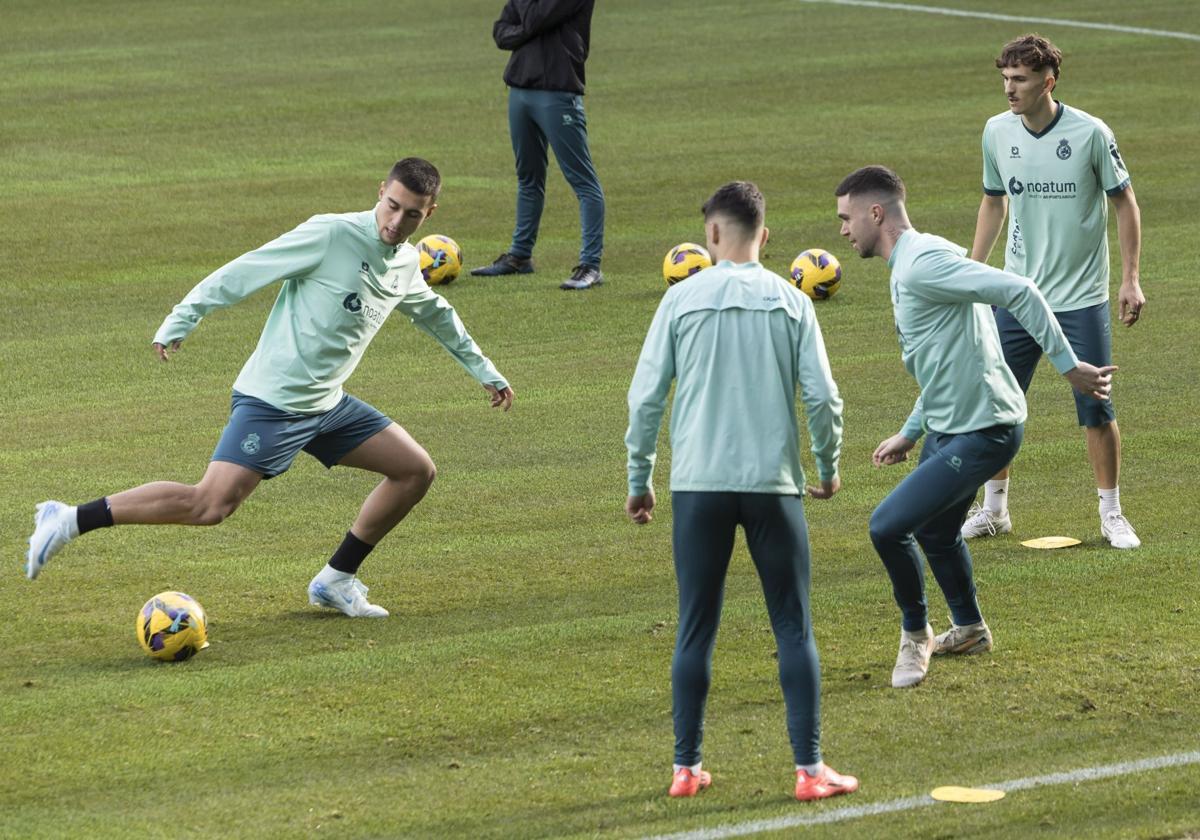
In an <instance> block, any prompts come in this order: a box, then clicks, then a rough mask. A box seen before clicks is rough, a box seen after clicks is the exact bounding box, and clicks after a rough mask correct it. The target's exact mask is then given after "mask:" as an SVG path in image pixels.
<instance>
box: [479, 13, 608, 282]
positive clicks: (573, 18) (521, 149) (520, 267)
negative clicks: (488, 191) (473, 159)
mask: <svg viewBox="0 0 1200 840" xmlns="http://www.w3.org/2000/svg"><path fill="white" fill-rule="evenodd" d="M594 6H595V0H508V2H507V3H506V4H505V5H504V9H503V10H502V11H501V12H500V19H499V20H497V21H496V24H495V26H494V27H493V29H492V37H493V38H494V39H495V41H496V46H498V47H500V49H502V50H511V51H512V56H511V57H510V58H509V60H508V66H507V67H506V68H505V70H504V82H505V84H507V85H508V87H509V91H508V127H509V133H510V134H511V135H512V145H513V153H514V154H515V155H516V159H517V223H516V227H515V228H514V230H513V238H512V245H511V246H510V247H509V249H508V251H506V252H505V253H503V254H501V255H500V256H499V257H497V258H496V261H495V262H494V263H492V264H491V265H487V266H484V267H482V268H476V269H474V270H473V271H472V272H471V273H472V274H475V275H483V276H489V277H490V276H496V275H501V274H529V273H531V272H532V271H533V259H532V257H533V246H534V243H535V242H536V241H537V234H538V224H539V223H540V222H541V218H542V207H543V205H544V204H545V198H546V164H547V161H548V158H547V156H546V147H547V145H549V147H550V148H552V149H554V157H555V159H556V160H557V161H558V166H559V169H561V170H562V173H563V175H564V176H565V177H566V179H567V183H569V184H570V185H571V188H572V189H573V190H574V191H575V196H576V197H577V198H578V199H579V223H580V227H581V228H582V232H583V244H582V247H581V248H580V252H579V264H578V265H576V266H575V268H574V269H573V270H572V271H571V276H570V277H569V278H568V279H567V280H565V281H564V282H563V283H562V284H561V285H560V287H559V288H562V289H590V288H591V287H592V286H599V285H600V284H601V283H602V282H603V276H602V275H601V273H600V256H601V253H602V252H603V250H604V191H603V190H601V188H600V180H599V179H598V178H597V177H596V169H595V167H594V166H592V154H591V151H590V150H589V149H588V139H587V117H586V116H585V115H584V112H583V91H584V63H585V62H586V61H587V57H588V47H589V43H590V41H591V30H592V8H593V7H594Z"/></svg>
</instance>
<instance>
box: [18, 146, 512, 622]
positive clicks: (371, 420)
mask: <svg viewBox="0 0 1200 840" xmlns="http://www.w3.org/2000/svg"><path fill="white" fill-rule="evenodd" d="M440 189H441V176H440V175H439V174H438V171H437V169H436V168H434V166H433V164H431V163H429V162H428V161H425V160H421V159H420V158H405V159H404V160H401V161H399V162H398V163H396V165H395V166H394V167H392V170H391V172H390V173H389V174H388V176H387V179H386V180H385V181H383V182H382V183H381V184H380V186H379V201H378V203H377V204H376V205H375V208H374V209H373V210H367V211H364V212H361V213H340V214H330V215H322V216H313V217H312V218H311V219H309V220H308V221H307V222H305V223H304V224H302V225H300V226H299V227H297V228H296V229H295V230H292V231H290V232H288V233H285V234H284V235H283V236H280V237H279V238H278V239H276V240H274V241H272V242H268V243H267V244H266V245H263V246H262V247H261V248H258V249H257V250H254V251H251V252H250V253H248V254H244V255H243V256H240V257H238V258H237V259H235V260H233V261H232V262H230V263H228V264H227V265H225V266H223V267H222V268H219V269H217V270H216V271H215V272H213V273H212V274H210V275H209V276H208V277H207V278H205V279H204V280H203V281H201V282H200V283H199V284H198V285H197V286H196V287H195V288H194V289H192V290H191V292H189V293H188V295H187V296H186V297H185V298H184V299H183V301H182V302H181V303H179V304H178V305H177V306H176V307H175V308H174V309H173V310H172V311H171V314H170V315H168V316H167V318H166V320H165V321H163V324H162V326H161V327H159V329H158V332H157V333H156V334H155V336H154V344H153V346H154V352H155V353H156V354H157V356H158V357H159V358H160V359H162V361H164V362H165V361H167V360H168V358H169V357H170V354H171V353H172V352H173V351H175V350H178V349H179V346H180V343H181V342H182V341H183V340H184V339H185V338H186V337H187V336H188V335H189V334H190V333H191V331H192V330H193V329H195V328H196V326H197V325H198V324H199V322H200V319H201V318H203V317H204V316H205V315H207V314H208V313H209V312H211V311H213V310H214V309H218V308H221V307H224V306H229V305H231V304H234V303H237V302H238V301H239V300H242V299H243V298H245V297H247V296H248V295H250V294H252V293H253V292H255V291H257V290H258V289H261V288H263V287H264V286H268V285H270V284H272V283H275V282H278V281H281V280H282V281H283V288H282V289H281V290H280V292H279V297H278V298H276V300H275V305H274V307H273V308H272V309H271V313H270V315H268V316H267V323H266V326H265V327H264V328H263V332H262V336H261V337H260V338H259V342H258V347H257V348H256V349H255V351H254V353H253V354H252V355H251V356H250V358H249V360H248V361H247V362H246V364H245V366H244V367H243V368H242V372H241V374H240V375H239V376H238V378H237V381H236V382H234V385H233V406H232V410H231V412H230V416H229V423H228V425H227V426H226V427H225V431H224V432H223V433H222V435H221V439H220V441H219V442H218V443H217V447H216V451H215V452H214V453H213V456H212V461H211V463H210V464H209V465H208V469H207V471H206V472H205V473H204V476H203V478H202V479H201V480H200V482H199V483H198V484H195V485H188V484H177V483H175V482H168V481H158V482H154V483H151V484H144V485H142V486H141V487H136V488H134V489H132V490H126V491H124V492H122V493H116V494H115V495H112V496H108V497H105V498H101V499H97V500H96V501H93V502H88V503H87V504H82V505H79V506H78V507H74V506H69V505H66V504H63V503H62V502H56V501H49V502H43V503H42V504H39V505H38V506H37V515H36V517H35V523H36V527H35V530H34V532H33V535H32V536H31V537H30V538H29V552H28V554H27V555H26V564H25V571H26V574H27V575H28V576H29V577H30V578H34V577H37V575H38V573H39V572H40V571H41V570H42V568H43V567H44V566H45V565H46V563H47V561H49V560H50V559H51V558H52V557H53V556H54V555H55V554H56V553H58V552H59V551H60V550H61V549H62V547H63V546H64V545H66V544H67V543H68V542H69V541H71V540H72V539H74V538H76V537H78V536H79V535H81V534H85V533H87V532H88V531H92V530H94V529H96V528H103V527H107V526H111V525H133V524H146V525H216V524H217V523H219V522H221V521H222V520H223V519H225V518H226V517H228V516H229V515H230V514H232V513H233V512H234V511H235V510H236V509H237V507H238V505H240V504H241V503H242V502H243V501H245V499H246V497H247V496H249V495H250V494H251V493H252V492H253V491H254V488H255V487H257V486H258V483H259V482H260V481H262V480H263V479H264V478H272V477H274V476H277V475H279V474H280V473H282V472H284V471H285V470H286V469H287V468H288V467H289V466H291V463H292V460H293V459H294V458H295V457H296V454H297V453H298V452H300V451H301V450H303V451H305V452H307V453H308V454H310V455H312V456H313V457H315V458H316V459H317V460H319V461H320V462H321V463H322V464H324V465H325V466H326V467H327V468H332V467H333V466H335V465H341V466H346V467H356V468H358V469H363V470H370V471H372V472H376V473H379V474H381V475H382V476H383V480H382V481H380V483H379V484H378V486H376V488H375V489H374V490H373V491H372V492H371V494H370V495H369V496H368V497H367V499H366V501H365V502H364V503H363V506H362V509H361V511H360V512H359V514H358V517H357V518H356V519H355V521H354V524H353V525H352V526H351V527H350V530H349V531H348V532H347V533H346V536H345V538H344V539H343V540H342V543H341V545H340V546H339V547H338V549H337V550H336V551H335V552H334V553H333V556H332V557H331V558H330V559H329V563H328V564H327V565H326V566H325V568H323V569H322V570H321V571H320V572H319V573H318V574H317V576H316V577H314V578H313V579H312V582H311V583H310V584H309V587H308V595H309V600H310V602H311V603H312V604H314V605H316V606H322V607H331V608H333V609H336V610H340V611H341V612H343V613H345V614H346V615H349V616H353V617H359V616H369V617H383V616H386V615H387V614H388V613H387V610H385V609H384V608H383V607H381V606H378V605H375V604H371V603H369V602H368V601H367V598H366V595H367V587H366V586H364V585H363V584H362V583H361V582H360V581H359V579H358V577H357V572H358V568H359V566H360V565H361V564H362V562H363V560H364V559H365V558H366V556H367V554H369V553H370V551H371V550H372V549H373V548H374V547H375V545H376V544H377V543H378V542H379V541H380V540H381V539H383V537H384V536H385V535H386V534H387V533H388V532H389V531H391V530H392V528H394V527H395V526H396V525H397V524H398V523H399V522H400V520H402V519H403V518H404V517H405V515H406V514H407V513H408V512H409V510H411V509H412V507H413V506H414V505H415V504H416V503H417V502H419V501H420V500H421V498H422V497H423V496H424V495H425V491H426V490H428V489H429V486H430V483H431V482H432V481H433V477H434V473H435V469H434V464H433V461H432V460H431V459H430V457H429V455H428V453H426V452H425V450H424V449H423V448H422V447H421V445H420V444H418V443H417V442H416V441H415V440H413V438H412V437H411V436H410V435H409V434H408V432H406V431H404V429H403V428H401V427H400V426H399V425H397V424H396V423H394V422H392V421H391V420H390V419H388V418H387V417H385V416H384V415H383V414H381V413H380V412H379V411H377V410H376V409H374V408H372V407H371V406H369V405H367V404H366V403H364V402H362V401H361V400H358V399H356V398H354V397H352V396H350V395H349V394H346V393H345V392H344V391H343V390H342V383H343V382H345V381H346V379H347V378H348V377H349V376H350V374H352V373H353V372H354V369H355V367H357V365H358V362H359V360H360V359H361V358H362V355H363V352H364V351H365V350H366V349H367V345H368V344H370V342H371V339H372V338H374V336H375V334H376V332H378V330H379V329H380V327H382V326H383V323H384V321H385V320H387V317H388V315H390V314H391V312H392V310H393V309H399V310H400V311H401V312H402V313H404V314H405V315H407V316H409V317H410V318H411V319H412V320H413V323H414V324H416V325H417V326H418V327H420V328H421V329H422V330H424V331H425V332H427V333H428V334H429V335H431V336H433V338H435V339H436V340H437V341H438V342H440V343H441V344H442V346H443V347H445V348H446V350H447V351H448V352H449V353H450V355H451V356H453V357H454V358H455V359H456V360H457V361H458V362H459V363H460V364H461V365H462V366H463V367H465V368H466V369H467V371H468V372H469V373H470V374H471V375H472V376H473V377H475V379H477V380H478V381H479V382H480V383H481V384H482V385H483V387H484V388H485V389H486V390H487V392H488V394H489V395H490V397H491V404H492V406H494V407H502V408H503V409H504V410H505V411H507V410H508V409H509V407H510V406H511V405H512V400H513V391H512V388H510V387H509V384H508V382H507V381H506V380H505V379H504V377H502V376H501V375H500V373H499V372H498V371H497V370H496V367H495V366H494V365H493V364H492V363H491V361H489V360H488V359H487V357H485V356H484V355H483V354H482V353H481V352H480V350H479V347H478V346H477V345H476V344H475V342H474V341H473V340H472V339H471V336H470V335H468V334H467V331H466V329H465V328H464V327H463V324H462V321H460V320H459V318H458V315H457V314H455V312H454V309H453V308H452V307H451V306H450V304H448V303H447V302H446V301H445V300H444V299H443V298H442V297H440V296H439V295H437V294H435V293H434V292H432V291H431V290H430V288H429V287H428V286H427V285H426V284H425V281H424V279H423V278H422V277H421V272H420V269H419V268H418V258H417V250H416V249H415V248H414V247H413V246H412V245H410V244H409V242H408V239H409V237H410V236H411V235H412V234H413V233H414V232H416V230H417V229H418V228H419V227H420V226H421V224H422V223H423V222H424V221H425V220H426V219H427V218H429V216H430V215H432V214H433V211H434V209H435V208H436V207H437V196H438V192H439V190H440Z"/></svg>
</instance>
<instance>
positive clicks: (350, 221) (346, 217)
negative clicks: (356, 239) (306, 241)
mask: <svg viewBox="0 0 1200 840" xmlns="http://www.w3.org/2000/svg"><path fill="white" fill-rule="evenodd" d="M370 216H371V211H369V210H368V211H365V212H359V213H318V214H317V215H315V216H310V217H309V218H308V221H306V222H304V224H303V227H308V228H312V229H314V230H324V231H325V232H326V233H327V234H328V235H330V236H339V235H363V234H364V233H365V232H366V226H365V222H366V221H370Z"/></svg>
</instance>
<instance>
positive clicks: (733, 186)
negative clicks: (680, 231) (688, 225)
mask: <svg viewBox="0 0 1200 840" xmlns="http://www.w3.org/2000/svg"><path fill="white" fill-rule="evenodd" d="M766 211H767V201H766V199H764V198H763V194H762V192H761V191H760V190H759V188H758V187H756V186H755V185H754V184H752V183H750V182H749V181H730V182H729V183H728V184H726V185H725V186H723V187H721V188H720V189H718V190H717V191H716V192H715V193H713V194H712V195H711V196H710V197H709V199H708V201H706V202H704V204H703V205H702V206H701V207H700V212H701V213H703V214H704V220H705V221H708V220H709V219H710V218H712V217H713V216H716V215H718V214H720V215H722V216H727V217H728V218H730V219H732V220H733V221H734V222H736V223H737V224H738V225H739V226H741V227H742V228H744V229H745V230H746V231H747V232H748V233H754V231H756V230H758V229H759V228H760V227H762V223H763V219H764V218H765V217H766Z"/></svg>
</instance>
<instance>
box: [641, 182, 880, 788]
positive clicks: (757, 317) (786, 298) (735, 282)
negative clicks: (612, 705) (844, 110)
mask: <svg viewBox="0 0 1200 840" xmlns="http://www.w3.org/2000/svg"><path fill="white" fill-rule="evenodd" d="M763 212H764V202H763V197H762V193H760V192H759V191H758V188H757V187H755V186H754V185H753V184H750V183H747V182H745V181H736V182H733V183H730V184H726V185H725V186H723V187H721V188H720V189H719V190H717V191H716V192H715V193H714V194H713V195H712V197H711V198H709V199H708V201H707V202H705V204H704V207H703V213H704V230H705V234H706V236H707V239H708V249H709V251H710V253H711V254H712V255H713V258H714V259H715V260H717V264H716V265H715V266H713V267H711V268H708V269H706V270H704V271H702V272H700V273H699V274H696V275H694V276H693V277H691V278H689V279H688V280H687V281H686V282H683V283H678V284H676V285H674V286H672V287H671V288H670V289H668V290H667V293H666V294H665V295H664V296H663V299H662V303H661V304H660V305H659V307H658V311H657V312H656V313H655V315H654V320H653V322H652V323H651V325H650V331H649V333H648V334H647V336H646V341H645V344H644V345H643V347H642V353H641V357H640V358H639V359H638V363H637V370H636V372H635V373H634V376H633V383H632V384H631V385H630V386H629V431H628V433H627V434H626V436H625V444H626V446H627V447H628V449H629V497H628V498H627V499H626V502H625V510H626V512H627V513H628V514H629V517H630V519H632V520H633V521H634V522H636V523H639V524H645V523H647V522H649V521H650V519H651V516H652V513H653V511H654V489H653V488H652V486H651V473H652V472H653V470H654V461H655V442H656V440H657V438H658V428H659V423H660V422H661V420H662V415H663V410H664V408H665V406H666V400H667V392H668V391H669V390H670V387H671V381H672V380H674V381H675V403H674V408H673V410H672V414H671V446H672V450H673V457H672V461H671V500H672V504H673V505H674V511H675V527H674V531H673V534H674V536H673V547H674V555H675V576H676V579H677V580H678V583H679V629H678V633H677V635H676V639H675V655H674V659H673V660H672V663H671V688H672V694H673V697H674V719H675V765H674V771H673V779H672V783H671V788H670V795H671V796H695V795H696V794H697V793H698V792H699V791H700V790H702V789H703V788H706V787H708V786H709V785H710V784H711V783H712V777H711V775H710V774H709V773H708V772H707V771H705V770H703V769H701V766H700V765H701V760H700V742H701V737H702V734H703V727H704V704H705V699H706V698H707V696H708V688H709V682H710V674H711V670H712V652H713V643H714V641H715V639H716V634H717V624H718V622H719V621H720V618H721V602H722V599H723V597H724V586H725V572H726V570H727V569H728V567H729V560H730V555H731V552H732V550H733V540H734V536H735V532H736V530H737V526H738V525H741V526H742V528H743V530H744V531H745V533H746V542H747V544H748V546H749V549H750V556H751V557H752V558H753V560H754V565H755V568H756V569H757V570H758V575H759V577H760V578H761V579H762V586H763V594H764V595H765V596H766V600H767V611H768V612H769V613H770V616H771V626H772V628H773V629H774V631H775V641H776V645H777V646H778V650H779V680H780V683H781V684H782V686H783V694H784V700H785V702H786V705H787V726H788V734H789V736H790V737H791V742H792V751H793V753H794V757H795V762H796V787H795V796H796V798H797V799H801V800H808V799H821V798H823V797H826V796H834V795H836V794H840V793H851V792H853V791H855V790H857V789H858V780H857V779H855V778H854V777H853V776H843V775H840V774H838V773H835V772H834V771H833V770H832V769H831V768H830V767H828V766H827V765H825V764H824V763H823V762H822V761H821V749H820V690H821V677H820V668H819V663H818V660H817V646H816V642H815V641H814V640H813V634H812V614H811V611H810V609H809V597H808V593H809V580H810V569H809V547H808V525H807V524H806V523H805V520H804V506H803V504H802V500H801V494H802V493H803V489H804V486H805V485H804V471H803V470H802V469H801V467H800V446H799V440H798V433H799V429H798V428H797V421H796V385H797V383H799V385H800V396H801V398H802V399H803V400H804V406H805V410H806V413H807V415H808V432H809V437H810V438H811V439H812V450H813V455H814V456H815V459H816V463H817V474H818V477H819V484H818V485H817V486H812V487H809V488H808V492H809V494H810V495H811V496H813V498H817V499H828V498H829V497H831V496H833V494H834V493H836V492H837V491H838V489H839V488H840V487H841V480H840V479H839V478H838V457H839V454H840V452H841V446H842V400H841V398H840V397H839V396H838V390H837V385H836V384H834V381H833V377H832V376H831V375H830V372H829V362H828V360H827V358H826V356H825V345H824V343H823V341H822V340H821V330H820V327H819V326H818V325H817V319H816V315H815V314H814V313H813V307H812V301H810V300H809V299H808V298H807V297H805V295H804V294H802V293H801V292H799V291H798V290H797V289H795V288H794V287H792V286H791V285H789V284H788V283H787V282H785V281H784V280H783V279H782V278H780V277H779V276H778V275H777V274H773V273H771V272H770V271H767V270H766V269H765V268H763V267H762V265H760V264H759V262H758V254H759V249H760V248H761V247H762V246H763V244H765V243H766V241H767V236H768V231H767V229H766V228H765V227H764V226H763Z"/></svg>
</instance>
